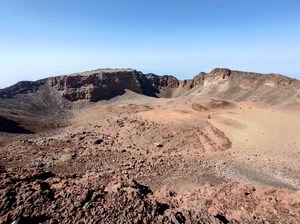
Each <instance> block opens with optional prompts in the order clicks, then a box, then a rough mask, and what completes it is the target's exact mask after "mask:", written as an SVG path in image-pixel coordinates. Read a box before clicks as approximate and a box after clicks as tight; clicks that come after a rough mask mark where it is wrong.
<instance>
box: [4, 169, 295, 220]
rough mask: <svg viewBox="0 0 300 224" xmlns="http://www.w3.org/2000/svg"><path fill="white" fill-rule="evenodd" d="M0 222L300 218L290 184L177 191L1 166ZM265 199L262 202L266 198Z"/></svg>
mask: <svg viewBox="0 0 300 224" xmlns="http://www.w3.org/2000/svg"><path fill="white" fill-rule="evenodd" d="M0 177H1V179H0V222H1V223H5V224H8V223H12V222H13V221H17V222H18V223H299V221H300V215H299V214H300V203H299V201H300V195H299V193H297V192H293V191H291V190H287V189H275V188H270V187H269V188H254V187H253V186H251V185H243V184H238V183H226V184H222V185H219V186H217V187H211V186H209V185H206V186H203V187H201V188H199V189H195V190H194V191H192V192H186V193H184V194H176V193H175V192H172V191H169V190H167V189H163V190H161V191H159V192H156V193H155V194H153V193H152V192H151V190H150V189H149V188H148V187H146V186H143V185H140V184H138V183H137V182H136V181H135V180H133V179H122V178H120V177H115V178H113V179H112V180H111V181H107V180H106V181H105V179H106V174H105V173H87V174H85V175H84V176H82V177H76V176H72V177H71V176H57V175H53V174H52V173H49V172H44V171H42V170H30V169H29V170H25V169H23V170H22V169H19V170H14V171H6V170H2V171H1V173H0ZM262 202H263V204H262Z"/></svg>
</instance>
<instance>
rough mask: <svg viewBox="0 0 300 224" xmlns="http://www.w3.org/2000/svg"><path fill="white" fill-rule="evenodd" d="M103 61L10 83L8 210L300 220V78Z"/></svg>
mask: <svg viewBox="0 0 300 224" xmlns="http://www.w3.org/2000/svg"><path fill="white" fill-rule="evenodd" d="M95 71H96V70H95ZM95 71H91V72H85V73H78V74H82V75H81V76H79V75H77V74H73V75H71V76H63V77H58V78H52V79H51V80H50V81H51V85H49V86H47V85H48V84H45V83H50V81H49V80H48V81H47V80H46V81H41V83H40V84H35V83H34V85H32V84H30V85H29V86H30V87H28V86H26V88H25V87H24V85H23V84H22V83H20V84H19V86H17V87H14V88H12V89H5V90H3V91H2V92H0V96H2V98H1V102H0V104H1V109H0V112H1V113H0V131H1V132H0V165H1V167H2V168H1V171H0V175H1V182H0V198H1V204H0V222H2V223H11V222H13V221H15V220H17V221H19V223H70V222H73V223H74V222H75V223H78V222H81V223H176V224H177V223H240V222H242V223H297V222H300V192H299V190H300V176H299V174H300V137H299V131H300V114H299V111H300V104H299V101H300V95H299V93H300V88H298V87H299V81H298V80H292V79H289V78H286V77H284V76H279V75H273V74H272V75H268V76H267V75H261V74H257V73H238V72H237V71H230V70H226V69H219V70H213V71H212V72H211V73H209V74H202V73H200V74H199V75H198V76H196V77H194V79H193V80H187V81H186V80H185V81H180V82H179V81H178V80H176V79H175V78H174V77H156V76H154V75H153V74H148V75H146V76H145V77H146V78H145V77H144V75H143V74H141V73H136V72H135V70H130V69H128V70H101V72H100V73H99V74H100V75H97V74H94V72H95ZM119 72H121V73H122V74H120V76H119ZM65 77H67V78H65ZM69 77H70V78H69ZM74 77H75V78H74ZM99 77H100V78H99ZM107 77H113V80H114V81H110V80H108V79H107ZM120 77H121V78H120ZM122 77H128V80H129V81H131V82H132V83H129V81H128V80H125V78H124V80H122ZM274 77H275V78H274ZM73 79H76V80H75V81H76V84H75V83H74V82H75V81H74V80H73ZM81 79H83V80H81ZM94 79H95V81H93V80H94ZM53 80H54V81H53ZM55 80H56V81H55ZM59 80H60V81H59ZM70 80H71V81H70ZM91 80H92V81H91ZM99 80H100V81H101V80H102V81H103V80H106V81H105V82H104V84H103V83H100V81H99ZM68 82H71V84H68ZM63 83H64V85H65V87H62V86H63ZM91 83H93V84H91ZM99 83H100V84H99ZM123 83H124V84H123ZM125 83H126V84H125ZM36 85H37V86H36ZM68 85H69V86H68ZM96 85H98V86H96ZM100 85H101V86H100ZM110 85H111V86H112V89H118V88H120V91H110V90H106V89H107V88H110ZM123 85H125V87H124V88H123V87H122V86H123ZM32 86H34V88H33V87H32ZM25 90H26V91H25ZM100 90H101V94H102V95H101V97H100V98H99V94H98V93H99V91H100ZM14 91H15V92H14ZM24 91H25V92H26V93H24ZM96 93H97V94H96ZM1 94H2V95H1ZM104 94H106V95H104ZM154 96H156V97H154ZM157 96H159V97H161V98H159V97H157ZM162 97H165V98H162ZM95 99H97V100H95ZM16 102H19V103H16Z"/></svg>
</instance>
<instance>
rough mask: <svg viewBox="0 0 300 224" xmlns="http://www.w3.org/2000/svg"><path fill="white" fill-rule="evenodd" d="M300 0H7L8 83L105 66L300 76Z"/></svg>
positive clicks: (1, 51) (183, 73) (1, 17)
mask: <svg viewBox="0 0 300 224" xmlns="http://www.w3.org/2000/svg"><path fill="white" fill-rule="evenodd" d="M299 12H300V1H298V0H264V1H261V0H206V1H201V0H185V1H184V0H182V1H178V0H151V1H150V0H97V1H96V0H95V1H93V0H80V1H78V0H72V1H67V0H51V1H42V0H36V1H34V0H24V1H22V0H1V1H0V65H1V82H0V88H3V87H6V86H9V85H11V84H14V83H15V82H17V81H20V80H37V79H40V78H45V77H49V76H57V75H62V74H69V73H74V72H80V71H86V70H92V69H97V68H135V69H137V70H141V71H142V72H144V73H147V72H153V73H156V74H159V75H164V74H170V75H174V76H176V77H177V78H179V79H188V78H192V77H193V76H194V75H196V74H198V73H199V72H200V71H206V72H208V71H210V70H212V69H213V68H216V67H227V68H230V69H237V70H244V71H255V72H262V73H270V72H274V73H281V74H284V75H287V76H291V77H295V78H298V79H300V13H299Z"/></svg>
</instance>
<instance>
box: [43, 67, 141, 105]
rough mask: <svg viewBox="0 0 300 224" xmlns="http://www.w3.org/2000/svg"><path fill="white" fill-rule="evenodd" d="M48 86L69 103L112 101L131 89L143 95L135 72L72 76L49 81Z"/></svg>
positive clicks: (99, 72)
mask: <svg viewBox="0 0 300 224" xmlns="http://www.w3.org/2000/svg"><path fill="white" fill-rule="evenodd" d="M47 82H48V84H49V85H50V86H51V87H54V88H55V89H57V90H58V91H60V92H61V93H62V96H63V97H64V98H66V99H67V100H69V101H77V100H82V99H88V100H90V101H92V102H97V101H99V100H104V99H110V98H112V97H114V96H117V95H120V94H123V93H124V90H125V89H130V90H132V91H134V92H136V93H141V94H142V93H143V90H142V87H141V83H140V81H139V77H138V74H137V72H136V71H135V70H133V71H118V72H103V71H95V72H94V73H92V74H90V75H88V76H87V75H80V74H79V75H71V76H61V77H54V78H50V79H48V81H47Z"/></svg>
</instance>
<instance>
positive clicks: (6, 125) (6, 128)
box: [0, 116, 34, 134]
mask: <svg viewBox="0 0 300 224" xmlns="http://www.w3.org/2000/svg"><path fill="white" fill-rule="evenodd" d="M0 132H8V133H15V134H33V133H34V132H31V131H29V130H26V129H25V128H23V127H21V126H20V124H19V123H18V122H15V121H12V120H9V119H6V118H4V117H1V116H0Z"/></svg>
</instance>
